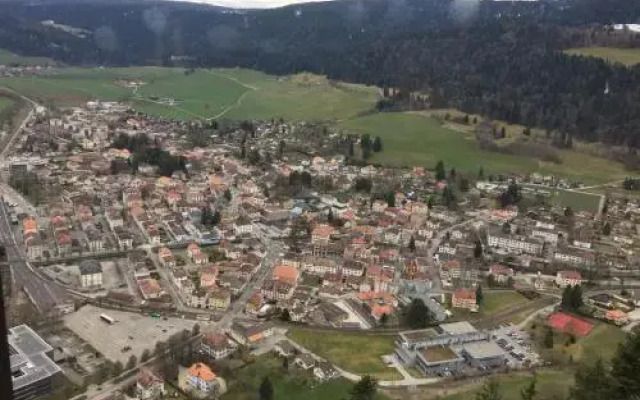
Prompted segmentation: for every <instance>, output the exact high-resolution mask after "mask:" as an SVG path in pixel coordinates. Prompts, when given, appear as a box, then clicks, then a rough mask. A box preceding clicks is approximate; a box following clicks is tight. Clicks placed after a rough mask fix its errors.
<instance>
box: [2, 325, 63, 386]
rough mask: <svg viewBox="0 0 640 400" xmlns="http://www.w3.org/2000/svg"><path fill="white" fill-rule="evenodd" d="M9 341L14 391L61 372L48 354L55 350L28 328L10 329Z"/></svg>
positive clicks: (24, 326)
mask: <svg viewBox="0 0 640 400" xmlns="http://www.w3.org/2000/svg"><path fill="white" fill-rule="evenodd" d="M8 340H9V354H10V359H9V360H10V364H11V371H12V374H13V388H14V390H18V389H21V388H23V387H25V386H28V385H31V384H33V383H35V382H38V381H40V380H43V379H46V378H49V377H51V376H52V375H54V374H56V373H58V372H60V367H58V366H57V365H56V364H55V363H54V362H53V361H52V360H51V359H50V358H49V357H48V356H47V354H46V353H48V352H50V351H52V350H53V348H52V347H51V346H50V345H48V344H47V343H46V342H45V341H44V340H42V338H41V337H40V336H38V334H36V333H35V332H34V331H33V330H32V329H31V328H29V327H28V326H26V325H19V326H16V327H13V328H11V329H9V336H8Z"/></svg>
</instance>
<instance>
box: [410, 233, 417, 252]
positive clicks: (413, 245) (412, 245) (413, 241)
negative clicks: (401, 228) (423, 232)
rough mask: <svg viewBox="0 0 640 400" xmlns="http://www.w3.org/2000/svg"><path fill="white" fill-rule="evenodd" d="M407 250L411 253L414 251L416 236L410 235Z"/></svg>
mask: <svg viewBox="0 0 640 400" xmlns="http://www.w3.org/2000/svg"><path fill="white" fill-rule="evenodd" d="M409 250H410V251H411V252H412V253H415V252H416V238H414V237H413V236H411V239H409Z"/></svg>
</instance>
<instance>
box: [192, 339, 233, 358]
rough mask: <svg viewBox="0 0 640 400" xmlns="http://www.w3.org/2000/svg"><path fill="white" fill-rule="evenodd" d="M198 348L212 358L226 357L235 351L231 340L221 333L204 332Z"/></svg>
mask: <svg viewBox="0 0 640 400" xmlns="http://www.w3.org/2000/svg"><path fill="white" fill-rule="evenodd" d="M200 349H201V350H202V352H203V353H204V354H206V355H208V356H209V357H211V358H212V359H214V360H219V359H222V358H226V357H228V356H229V355H231V354H232V353H233V352H234V351H236V347H235V346H234V345H233V343H232V342H231V340H229V338H228V337H227V335H225V334H222V333H208V334H205V335H204V337H203V338H202V342H201V344H200Z"/></svg>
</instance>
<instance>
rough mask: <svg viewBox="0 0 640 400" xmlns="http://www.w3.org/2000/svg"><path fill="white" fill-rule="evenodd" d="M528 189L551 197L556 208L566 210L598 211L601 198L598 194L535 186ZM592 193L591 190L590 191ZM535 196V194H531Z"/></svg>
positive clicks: (550, 199)
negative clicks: (569, 208)
mask: <svg viewBox="0 0 640 400" xmlns="http://www.w3.org/2000/svg"><path fill="white" fill-rule="evenodd" d="M525 186H526V187H527V188H531V189H532V190H535V191H536V192H537V193H543V194H544V195H545V196H549V197H548V199H549V201H550V203H551V204H552V205H554V206H557V207H561V208H566V207H571V209H572V210H573V211H590V212H596V211H598V206H599V204H600V196H599V195H598V194H590V193H580V192H574V191H569V190H564V189H549V188H546V187H545V188H540V187H536V186H533V185H525ZM588 191H589V192H590V190H588ZM531 196H533V193H531Z"/></svg>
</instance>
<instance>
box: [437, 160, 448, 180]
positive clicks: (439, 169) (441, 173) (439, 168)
mask: <svg viewBox="0 0 640 400" xmlns="http://www.w3.org/2000/svg"><path fill="white" fill-rule="evenodd" d="M446 177H447V173H446V172H445V169H444V162H442V160H440V161H438V163H437V164H436V179H437V180H439V181H443V180H444V179H445V178H446Z"/></svg>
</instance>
